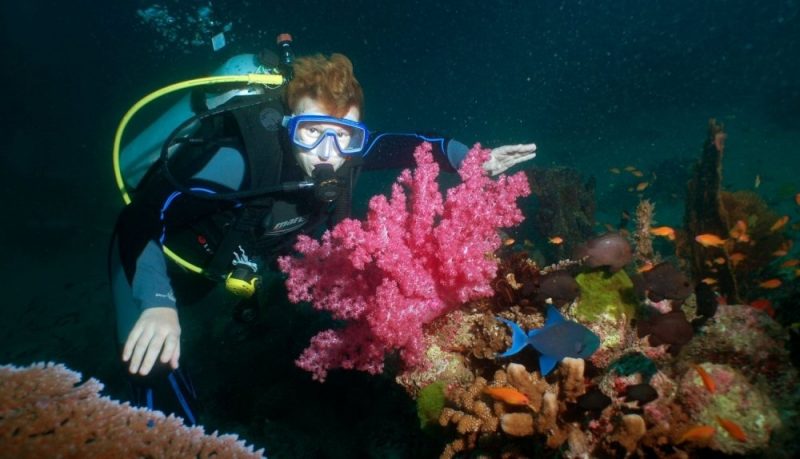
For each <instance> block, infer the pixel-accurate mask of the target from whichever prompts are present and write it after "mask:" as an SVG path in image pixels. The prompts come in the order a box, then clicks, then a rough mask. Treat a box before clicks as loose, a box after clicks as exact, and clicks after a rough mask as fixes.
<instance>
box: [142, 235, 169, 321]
mask: <svg viewBox="0 0 800 459" xmlns="http://www.w3.org/2000/svg"><path fill="white" fill-rule="evenodd" d="M131 288H132V291H133V298H134V300H135V301H136V303H138V304H139V305H140V306H141V309H142V310H144V309H148V308H154V307H171V308H175V307H176V306H175V294H174V293H173V292H172V286H171V284H170V281H169V276H168V275H167V263H166V260H165V259H164V253H163V252H162V251H161V247H159V246H158V244H156V243H155V242H154V241H150V242H148V243H147V245H146V246H145V247H144V250H143V251H142V253H141V255H139V258H138V259H137V260H136V271H135V273H134V275H133V282H132V285H131Z"/></svg>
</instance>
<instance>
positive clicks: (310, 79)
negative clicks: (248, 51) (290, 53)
mask: <svg viewBox="0 0 800 459" xmlns="http://www.w3.org/2000/svg"><path fill="white" fill-rule="evenodd" d="M292 68H293V70H294V78H293V79H292V81H290V82H289V85H288V86H287V88H286V104H287V105H288V106H289V110H291V111H295V109H296V108H297V104H298V103H299V102H300V99H302V98H303V97H306V96H307V97H310V98H311V99H314V100H316V101H317V102H319V103H320V104H321V105H322V107H323V108H325V110H326V111H328V113H330V114H331V115H332V116H336V117H339V118H341V117H344V116H345V115H346V114H347V112H348V111H349V110H350V107H353V106H355V107H356V108H358V112H359V114H361V116H363V114H364V93H363V91H362V90H361V85H360V84H359V83H358V80H356V77H355V75H354V74H353V63H352V62H350V59H348V58H347V56H345V55H344V54H338V53H335V54H332V55H331V57H330V58H327V57H325V56H323V55H322V54H316V55H313V56H306V57H300V58H297V59H296V60H295V62H294V64H293V66H292Z"/></svg>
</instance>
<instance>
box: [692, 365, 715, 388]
mask: <svg viewBox="0 0 800 459" xmlns="http://www.w3.org/2000/svg"><path fill="white" fill-rule="evenodd" d="M692 368H694V369H695V371H697V374H698V375H700V379H701V380H702V381H703V385H704V386H706V389H708V391H709V392H711V393H712V394H713V393H714V392H715V391H716V390H717V385H716V384H715V383H714V378H712V377H711V375H710V374H708V372H707V371H706V370H705V368H703V367H701V366H700V365H697V364H692Z"/></svg>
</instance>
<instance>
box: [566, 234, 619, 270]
mask: <svg viewBox="0 0 800 459" xmlns="http://www.w3.org/2000/svg"><path fill="white" fill-rule="evenodd" d="M575 258H576V259H584V263H585V264H586V266H589V267H590V268H599V267H601V266H607V267H608V269H609V271H611V272H612V273H615V272H617V271H619V270H620V269H622V268H623V267H624V266H626V265H627V264H629V263H630V262H631V261H632V260H633V250H632V249H631V244H630V243H629V242H628V240H627V239H625V237H624V236H622V234H620V233H618V232H609V233H605V234H603V235H601V236H598V237H596V238H594V239H591V240H589V241H587V242H586V243H584V244H581V245H579V246H577V247H576V248H575Z"/></svg>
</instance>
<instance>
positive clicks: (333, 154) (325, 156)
mask: <svg viewBox="0 0 800 459" xmlns="http://www.w3.org/2000/svg"><path fill="white" fill-rule="evenodd" d="M292 115H326V116H331V115H330V113H328V112H327V111H326V110H325V109H324V108H323V107H322V104H320V103H318V102H317V101H316V100H314V99H312V98H310V97H303V98H302V99H300V101H299V102H298V103H297V109H296V110H295V112H294V113H293V114H292ZM360 117H361V115H360V113H359V112H358V108H356V107H355V106H352V107H350V110H348V111H347V114H346V115H345V116H344V117H343V118H345V119H348V120H351V121H360ZM326 129H331V130H333V132H335V133H336V135H339V136H341V135H349V133H346V132H342V133H339V132H338V131H337V129H339V127H338V126H336V125H334V124H325V123H319V124H317V125H314V126H313V127H312V128H310V129H308V130H307V131H305V130H304V131H300V132H298V134H299V135H300V136H303V137H304V139H307V140H309V141H313V140H314V136H319V135H321V134H322V133H324V132H325V131H326ZM309 143H311V142H309ZM345 143H346V142H345ZM292 151H293V152H294V157H295V159H297V163H298V164H299V165H300V167H301V168H302V169H303V172H305V174H306V175H307V176H308V177H311V172H312V171H313V170H314V166H316V165H317V164H330V165H331V166H333V170H337V169H339V168H340V167H342V165H343V164H344V162H345V158H344V157H343V156H342V155H341V154H340V153H339V149H338V147H337V146H336V141H335V140H334V138H333V137H331V136H330V135H328V136H327V137H326V138H324V139H323V140H322V142H320V143H319V145H317V146H316V147H314V148H313V149H311V150H307V149H303V148H300V147H298V146H297V145H294V144H292Z"/></svg>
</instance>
